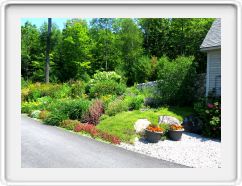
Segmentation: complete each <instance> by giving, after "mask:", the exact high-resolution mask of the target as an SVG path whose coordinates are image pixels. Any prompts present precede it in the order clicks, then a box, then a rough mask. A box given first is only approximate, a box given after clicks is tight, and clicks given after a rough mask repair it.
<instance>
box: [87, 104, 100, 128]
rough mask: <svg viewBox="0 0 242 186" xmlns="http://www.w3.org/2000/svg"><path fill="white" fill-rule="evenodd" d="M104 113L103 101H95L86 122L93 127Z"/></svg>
mask: <svg viewBox="0 0 242 186" xmlns="http://www.w3.org/2000/svg"><path fill="white" fill-rule="evenodd" d="M103 113H104V105H103V103H102V101H100V100H95V101H94V102H93V103H92V105H91V106H90V107H89V109H88V112H87V113H86V114H85V116H84V121H85V122H87V123H91V124H93V125H97V124H98V123H99V119H100V117H101V116H102V114H103Z"/></svg>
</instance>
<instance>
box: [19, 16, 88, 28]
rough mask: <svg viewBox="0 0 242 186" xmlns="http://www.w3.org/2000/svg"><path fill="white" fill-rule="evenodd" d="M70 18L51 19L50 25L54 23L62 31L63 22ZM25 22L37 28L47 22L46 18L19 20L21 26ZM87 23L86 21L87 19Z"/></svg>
mask: <svg viewBox="0 0 242 186" xmlns="http://www.w3.org/2000/svg"><path fill="white" fill-rule="evenodd" d="M68 19H70V18H52V23H56V24H57V25H58V27H59V28H60V29H61V30H62V29H63V28H64V24H65V22H66V21H67V20H68ZM26 21H29V22H31V23H32V24H34V25H36V26H37V27H38V28H40V26H41V25H42V24H43V23H44V22H46V23H47V22H48V18H22V19H21V26H22V25H24V24H25V22H26ZM87 21H88V19H87Z"/></svg>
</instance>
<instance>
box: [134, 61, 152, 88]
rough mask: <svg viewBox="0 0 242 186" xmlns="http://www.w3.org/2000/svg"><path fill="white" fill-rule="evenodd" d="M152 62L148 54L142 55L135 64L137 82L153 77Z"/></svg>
mask: <svg viewBox="0 0 242 186" xmlns="http://www.w3.org/2000/svg"><path fill="white" fill-rule="evenodd" d="M151 75H152V63H151V59H150V58H149V57H148V56H142V57H140V58H139V59H138V60H137V62H136V63H135V64H134V79H135V82H137V83H143V82H146V81H148V80H150V79H151Z"/></svg>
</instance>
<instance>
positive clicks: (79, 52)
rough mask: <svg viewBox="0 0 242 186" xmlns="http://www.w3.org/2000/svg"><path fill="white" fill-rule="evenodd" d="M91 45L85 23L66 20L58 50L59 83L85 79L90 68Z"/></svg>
mask: <svg viewBox="0 0 242 186" xmlns="http://www.w3.org/2000/svg"><path fill="white" fill-rule="evenodd" d="M92 45H93V44H92V40H91V39H90V36H89V31H88V27H87V22H86V21H84V20H82V19H72V20H68V21H67V23H66V26H65V28H64V29H63V32H62V42H61V47H60V50H59V56H60V60H59V61H58V69H57V70H58V78H59V79H60V80H61V81H68V80H70V79H85V78H87V74H88V73H89V71H90V68H91V59H92V56H91V49H92Z"/></svg>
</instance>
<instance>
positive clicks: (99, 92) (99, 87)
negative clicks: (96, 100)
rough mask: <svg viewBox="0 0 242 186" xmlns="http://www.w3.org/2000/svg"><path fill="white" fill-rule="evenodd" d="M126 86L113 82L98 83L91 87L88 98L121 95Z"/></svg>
mask: <svg viewBox="0 0 242 186" xmlns="http://www.w3.org/2000/svg"><path fill="white" fill-rule="evenodd" d="M125 88H126V86H125V85H124V84H122V83H117V82H116V81H113V80H106V81H100V82H97V83H95V84H92V85H91V88H90V96H91V97H101V96H105V95H109V94H114V95H121V94H123V93H124V91H125Z"/></svg>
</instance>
